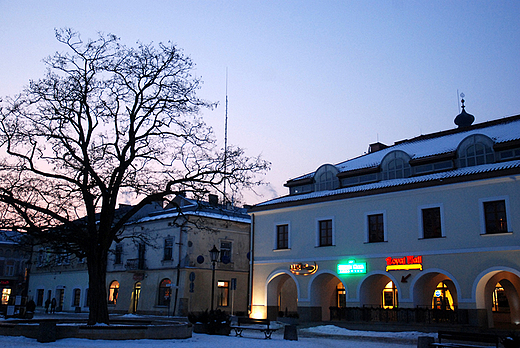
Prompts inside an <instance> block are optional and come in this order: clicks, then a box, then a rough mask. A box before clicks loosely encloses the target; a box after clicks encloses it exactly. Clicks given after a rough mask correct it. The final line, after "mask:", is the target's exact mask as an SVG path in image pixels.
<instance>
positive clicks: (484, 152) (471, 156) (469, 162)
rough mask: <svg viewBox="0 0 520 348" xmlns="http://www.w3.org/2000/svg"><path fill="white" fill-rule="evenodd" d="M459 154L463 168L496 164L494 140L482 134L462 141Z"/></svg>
mask: <svg viewBox="0 0 520 348" xmlns="http://www.w3.org/2000/svg"><path fill="white" fill-rule="evenodd" d="M457 154H458V157H459V167H461V168H463V167H473V166H478V165H481V164H488V163H494V162H495V153H494V151H493V140H491V139H490V138H488V137H487V136H485V135H481V134H474V135H470V136H469V137H467V138H466V139H464V140H463V141H461V143H460V145H459V148H458V150H457Z"/></svg>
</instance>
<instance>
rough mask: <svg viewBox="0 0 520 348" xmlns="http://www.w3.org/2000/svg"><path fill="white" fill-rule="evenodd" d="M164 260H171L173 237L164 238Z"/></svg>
mask: <svg viewBox="0 0 520 348" xmlns="http://www.w3.org/2000/svg"><path fill="white" fill-rule="evenodd" d="M163 260H164V261H169V260H173V238H172V237H168V238H166V239H165V240H164V257H163Z"/></svg>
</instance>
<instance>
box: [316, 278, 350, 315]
mask: <svg viewBox="0 0 520 348" xmlns="http://www.w3.org/2000/svg"><path fill="white" fill-rule="evenodd" d="M340 283H341V284H342V285H343V286H344V288H345V293H346V292H347V287H346V286H345V284H344V283H343V282H342V281H341V279H339V278H338V277H337V276H336V275H335V274H334V273H332V272H329V271H322V272H319V273H317V274H315V275H314V277H313V278H312V279H311V281H310V282H309V294H310V295H309V296H310V305H311V307H313V308H314V309H313V311H312V314H311V315H312V316H313V318H311V320H313V321H329V320H330V319H331V318H330V307H338V306H339V304H338V293H337V290H336V289H337V286H338V284H340Z"/></svg>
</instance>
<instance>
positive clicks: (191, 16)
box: [0, 0, 520, 204]
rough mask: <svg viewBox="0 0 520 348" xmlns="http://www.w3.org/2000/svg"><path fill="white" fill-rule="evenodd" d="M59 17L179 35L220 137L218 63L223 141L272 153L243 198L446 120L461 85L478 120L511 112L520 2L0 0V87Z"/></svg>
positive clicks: (52, 43)
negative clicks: (261, 182) (261, 184)
mask: <svg viewBox="0 0 520 348" xmlns="http://www.w3.org/2000/svg"><path fill="white" fill-rule="evenodd" d="M64 27H70V28H73V29H74V30H76V31H78V32H80V33H81V36H82V37H83V38H84V39H87V38H95V37H96V35H97V34H96V33H97V32H104V33H112V34H115V35H117V36H119V37H120V38H121V41H122V43H124V44H126V45H134V44H135V42H136V41H141V42H144V43H149V42H152V41H153V42H155V43H159V42H167V41H171V42H173V43H176V44H177V45H178V46H179V47H180V48H182V49H183V50H184V53H185V54H186V55H188V56H190V57H191V58H192V59H193V61H194V62H195V64H196V70H195V74H196V75H197V76H200V77H201V78H202V80H203V81H204V85H203V86H202V89H201V90H200V92H199V96H200V97H202V98H204V99H206V100H209V101H212V102H219V106H218V107H217V108H216V109H215V110H213V111H209V110H205V111H204V112H203V116H204V118H205V120H206V122H207V123H208V124H210V125H211V126H213V127H214V130H215V133H216V136H217V137H218V138H219V141H220V142H221V143H222V144H223V139H224V117H225V93H226V69H227V71H228V83H227V90H228V98H229V107H228V116H229V121H228V122H229V124H228V125H229V128H228V133H229V143H230V144H233V145H238V146H241V147H243V148H245V149H246V151H247V154H248V155H250V156H255V155H258V154H261V155H262V156H263V158H264V159H266V160H268V161H270V162H272V169H271V171H270V172H269V173H268V174H267V176H266V178H265V180H266V181H268V182H270V186H268V187H265V188H262V189H261V190H259V192H261V193H262V194H263V196H254V195H250V194H246V195H245V200H246V203H249V204H255V203H258V202H261V201H265V200H268V199H271V198H274V197H276V196H280V195H285V194H287V193H288V190H287V188H285V187H283V184H284V183H285V182H286V181H287V180H288V179H291V178H294V177H297V176H300V175H302V174H305V173H308V172H312V171H314V170H316V169H317V168H318V167H319V166H320V165H322V164H324V163H332V164H335V163H339V162H342V161H344V160H346V159H349V158H352V157H356V156H359V155H362V154H363V153H365V152H366V151H367V149H368V145H369V144H370V143H374V142H376V141H380V142H382V143H385V144H387V145H391V144H393V143H394V142H395V141H399V140H403V139H407V138H412V137H415V136H418V135H420V134H425V133H432V132H436V131H440V130H446V129H452V128H455V127H456V126H455V124H454V123H453V120H454V118H455V116H456V115H457V114H458V113H459V112H460V111H459V99H460V98H458V97H457V90H458V93H459V94H460V93H462V92H463V93H464V94H465V100H466V111H467V112H468V113H470V114H472V115H474V116H475V122H479V123H480V122H484V121H488V120H494V119H499V118H502V117H506V116H512V115H517V114H520V88H519V87H520V1H518V0H511V1H501V0H489V1H480V0H470V1H454V0H453V1H443V0H435V1H432V0H430V1H412V0H410V1H404V0H403V1H401V0H394V1H390V0H389V1H382V0H381V1H370V0H359V1H347V0H344V1H339V0H338V1H319V0H315V1H306V0H299V1H292V0H279V1H269V0H259V1H247V0H241V1H238V0H237V1H209V0H207V1H186V0H184V1H177V0H170V1H154V0H150V1H133V0H126V1H115V0H104V1H98V0H89V1H74V0H67V1H65V0H63V1H53V0H46V1H42V0H37V1H36V0H35V1H32V0H31V1H26V0H16V1H15V0H0V97H1V96H6V95H14V94H16V93H18V92H20V91H21V90H22V88H23V86H24V85H26V84H27V83H28V82H29V80H30V79H38V78H40V77H42V76H43V74H44V72H45V67H44V65H43V63H42V58H44V57H46V56H49V55H51V54H53V53H54V52H55V51H56V50H59V51H63V50H64V49H65V47H64V46H63V45H60V44H59V43H58V42H57V41H56V39H55V37H54V28H64Z"/></svg>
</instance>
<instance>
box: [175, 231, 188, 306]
mask: <svg viewBox="0 0 520 348" xmlns="http://www.w3.org/2000/svg"><path fill="white" fill-rule="evenodd" d="M185 224H186V221H184V222H183V223H182V225H181V226H180V227H179V243H178V244H179V262H178V263H177V280H176V282H175V299H174V301H173V311H172V316H175V311H176V310H177V298H178V296H179V283H180V278H181V255H182V233H183V232H184V225H185Z"/></svg>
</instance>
